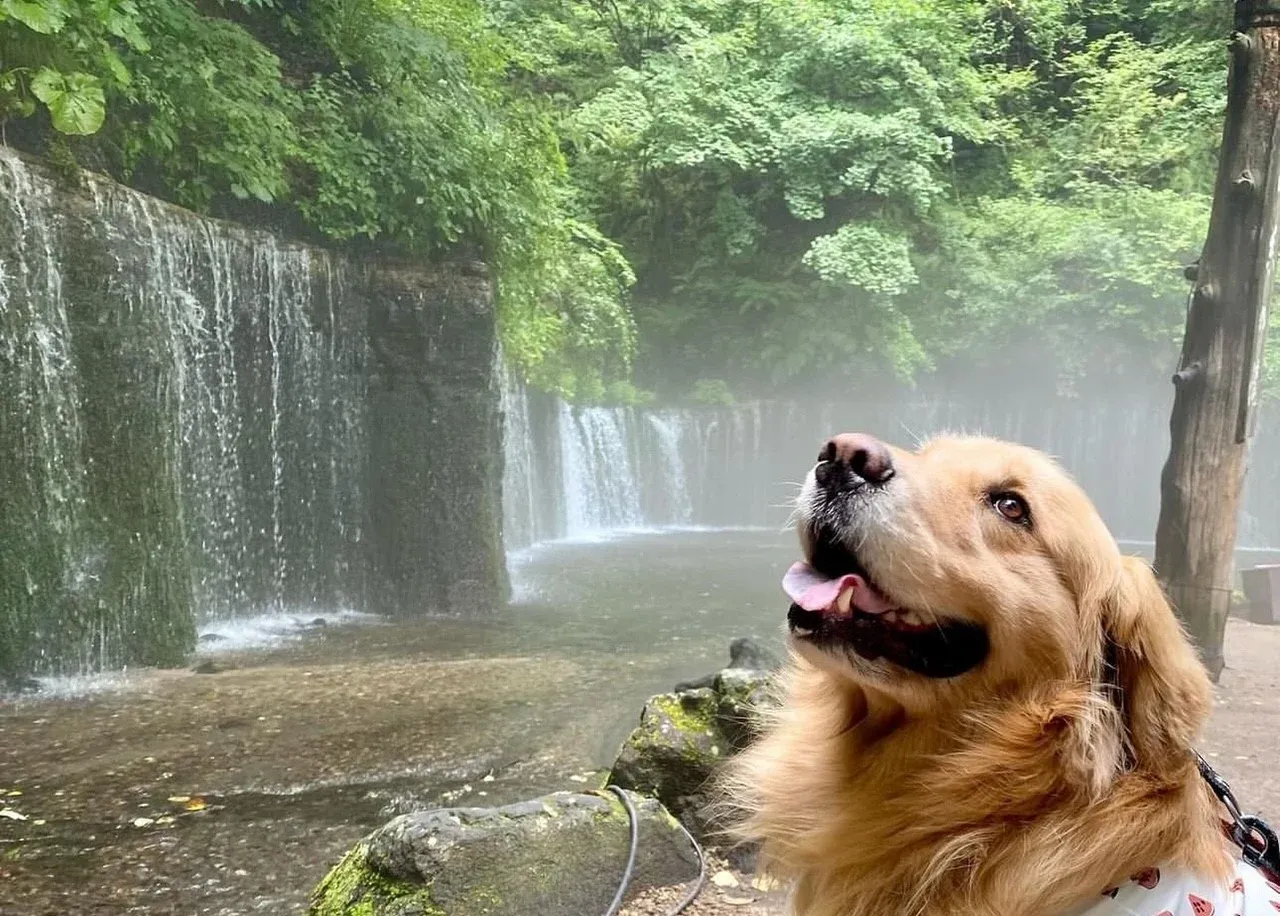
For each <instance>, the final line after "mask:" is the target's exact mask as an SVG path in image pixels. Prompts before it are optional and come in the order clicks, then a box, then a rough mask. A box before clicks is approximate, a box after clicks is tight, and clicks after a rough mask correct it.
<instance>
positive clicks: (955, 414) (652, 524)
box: [504, 377, 1280, 549]
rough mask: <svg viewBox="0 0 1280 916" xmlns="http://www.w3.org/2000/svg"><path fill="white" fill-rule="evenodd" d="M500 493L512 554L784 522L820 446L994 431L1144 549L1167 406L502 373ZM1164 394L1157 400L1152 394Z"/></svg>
mask: <svg viewBox="0 0 1280 916" xmlns="http://www.w3.org/2000/svg"><path fill="white" fill-rule="evenodd" d="M504 384H505V394H504V405H505V409H506V413H507V423H506V439H505V453H506V461H507V476H506V479H505V487H506V492H505V502H506V506H507V514H506V525H507V528H506V533H507V546H508V548H509V549H514V548H520V547H525V546H528V545H530V544H533V543H536V542H539V541H548V540H555V539H558V538H566V537H569V538H573V537H583V536H590V535H601V534H607V533H610V532H621V531H626V530H636V529H654V528H662V527H671V526H675V527H683V526H690V525H694V526H714V527H743V526H750V527H756V526H768V527H781V526H783V525H784V524H785V523H786V521H787V518H788V516H789V513H790V502H791V500H792V499H793V498H794V495H795V493H796V492H797V490H798V487H799V484H800V481H801V479H802V477H803V475H804V473H805V472H806V470H807V469H808V467H809V466H810V465H811V464H812V462H813V459H814V456H815V455H816V453H817V449H818V447H819V445H820V444H821V442H822V441H824V439H825V437H826V436H828V435H830V434H831V433H832V432H833V431H839V430H846V429H861V430H866V431H868V432H872V433H874V434H877V435H880V436H882V437H884V438H886V439H887V440H889V441H893V442H896V443H900V444H903V445H911V444H914V443H915V442H916V441H919V440H923V439H925V438H928V437H929V436H932V435H936V434H938V433H940V432H948V431H950V432H964V433H974V434H979V433H980V434H985V435H992V436H996V437H1000V438H1006V439H1012V440H1014V441H1019V442H1024V443H1026V444H1028V445H1032V446H1035V447H1038V448H1041V449H1044V450H1045V451H1047V452H1049V453H1050V454H1052V455H1054V456H1056V457H1057V458H1058V459H1059V460H1060V461H1061V462H1062V463H1063V464H1064V465H1065V466H1066V467H1067V469H1068V470H1070V471H1071V472H1072V473H1073V474H1075V476H1076V477H1077V479H1078V480H1079V481H1080V482H1081V484H1082V485H1083V486H1084V487H1085V489H1086V490H1087V491H1088V492H1089V493H1090V495H1091V496H1092V497H1093V498H1094V500H1095V501H1096V503H1097V504H1098V507H1099V509H1100V511H1101V512H1102V514H1103V516H1104V518H1105V519H1106V520H1107V522H1108V524H1109V525H1110V526H1111V528H1112V531H1113V532H1114V533H1115V534H1116V536H1117V537H1118V538H1120V539H1122V540H1126V541H1135V542H1147V541H1150V539H1151V538H1152V534H1153V532H1154V530H1155V522H1156V515H1157V513H1158V512H1159V479H1160V469H1161V467H1162V465H1163V462H1164V460H1165V456H1166V454H1167V452H1168V442H1169V437H1168V420H1167V417H1168V407H1169V405H1168V403H1166V402H1164V401H1159V402H1158V403H1154V404H1153V400H1152V398H1149V397H1148V398H1138V397H1135V398H1134V399H1132V400H1129V401H1117V400H1114V399H1113V400H1111V401H1108V402H1106V403H1083V402H1081V401H1079V400H1074V399H1065V398H1062V399H1055V400H1053V401H1050V402H1043V401H1041V402H1035V401H1032V400H1030V399H1026V398H1020V397H1018V396H1016V395H1009V396H1006V397H1001V398H970V399H966V398H963V397H960V396H958V395H955V394H948V395H946V396H936V397H929V396H925V395H922V394H918V393H908V394H903V395H902V396H900V397H897V398H894V399H892V400H886V401H879V402H876V403H864V404H857V403H840V404H837V403H831V402H827V403H823V402H817V403H798V402H781V401H778V402H753V403H747V404H742V405H739V406H735V407H716V408H678V409H677V408H663V409H652V410H651V409H644V408H634V407H616V408H606V407H589V408H574V407H570V406H569V405H567V404H564V403H561V402H558V401H555V400H554V399H551V398H548V397H545V396H535V395H533V394H531V393H529V392H526V391H525V390H524V389H523V387H522V386H520V385H518V384H516V383H514V382H513V381H512V380H511V379H510V378H509V377H508V378H506V380H505V383H504ZM1162 396H1164V395H1157V398H1158V397H1162ZM1259 428H1260V433H1259V435H1258V437H1257V439H1256V440H1255V442H1254V445H1253V460H1252V462H1251V469H1250V476H1249V479H1248V482H1247V486H1246V495H1245V501H1244V511H1243V512H1242V517H1241V526H1240V544H1241V546H1242V547H1252V548H1264V547H1276V546H1277V545H1280V512H1276V511H1275V510H1274V508H1273V507H1275V506H1277V505H1278V504H1280V460H1277V458H1280V410H1277V409H1276V408H1274V407H1271V408H1268V409H1267V410H1266V411H1265V414H1264V416H1263V418H1262V422H1261V423H1260V424H1259Z"/></svg>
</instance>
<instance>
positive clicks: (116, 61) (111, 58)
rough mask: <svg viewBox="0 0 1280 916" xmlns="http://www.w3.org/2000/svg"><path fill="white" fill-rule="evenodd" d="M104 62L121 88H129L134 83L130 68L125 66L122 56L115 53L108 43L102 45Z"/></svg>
mask: <svg viewBox="0 0 1280 916" xmlns="http://www.w3.org/2000/svg"><path fill="white" fill-rule="evenodd" d="M102 60H103V63H105V64H106V65H107V69H108V70H110V71H111V76H112V77H114V79H115V81H116V82H117V83H119V84H120V85H121V86H128V85H129V83H131V82H132V81H133V75H132V74H131V73H130V72H129V68H128V67H126V66H125V65H124V61H122V60H121V59H120V55H119V54H117V53H116V52H115V51H113V50H112V49H111V46H110V45H108V44H107V43H106V42H103V44H102Z"/></svg>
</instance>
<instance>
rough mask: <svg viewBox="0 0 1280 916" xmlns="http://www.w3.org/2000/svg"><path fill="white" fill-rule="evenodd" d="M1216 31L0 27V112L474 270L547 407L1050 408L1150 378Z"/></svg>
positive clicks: (526, 0) (645, 11)
mask: <svg viewBox="0 0 1280 916" xmlns="http://www.w3.org/2000/svg"><path fill="white" fill-rule="evenodd" d="M1228 14H1229V11H1228V10H1227V9H1226V7H1225V6H1224V5H1223V4H1220V3H1215V2H1211V0H1156V2H1149V3H1133V2H1129V0H1104V2H1099V3H1088V4H1082V3H1077V2H1073V0H932V2H925V0H863V2H859V3H848V2H839V0H85V2H73V0H0V118H3V119H5V126H6V128H7V129H8V130H10V131H11V132H12V134H13V135H14V136H15V137H16V138H17V139H18V140H19V141H21V142H27V143H29V144H31V145H38V144H39V143H48V142H52V143H53V146H54V148H55V149H65V148H69V149H70V150H71V151H72V152H73V153H74V154H75V156H76V157H77V158H79V159H80V160H81V161H83V162H85V163H86V164H89V165H93V166H95V167H101V168H105V169H106V170H108V171H110V172H111V173H112V174H114V175H116V176H117V177H119V178H121V179H123V180H125V181H128V182H130V183H133V184H134V185H136V186H138V187H141V188H143V189H145V190H149V191H152V192H153V193H158V194H160V195H162V196H166V197H169V198H171V199H173V200H176V201H178V202H180V203H183V204H185V205H187V206H191V207H194V208H196V209H200V210H204V211H210V212H215V213H224V214H229V215H236V216H240V217H242V218H255V219H274V220H277V221H280V222H283V223H284V224H285V225H286V226H288V227H289V228H291V229H294V230H301V231H305V232H312V233H315V234H317V235H318V236H322V237H325V238H328V239H332V240H336V241H350V242H370V243H376V244H382V245H393V246H397V247H399V248H402V249H407V250H411V251H417V252H422V253H425V254H433V253H441V252H446V251H456V250H459V249H461V250H464V251H467V250H469V251H474V252H476V253H478V254H480V255H481V256H483V257H484V258H486V259H487V260H488V261H489V262H490V263H491V264H492V265H493V268H494V272H495V278H496V281H497V284H498V290H499V301H500V306H501V315H502V321H503V335H504V342H505V344H506V348H507V353H508V355H509V356H510V357H511V358H512V359H513V360H514V361H515V362H516V363H517V364H518V366H519V367H520V368H521V369H522V370H523V371H524V372H525V373H526V374H527V375H528V376H530V377H531V378H532V379H533V380H534V381H535V382H537V383H538V384H540V385H542V386H543V387H547V388H550V389H552V390H555V391H558V392H560V393H563V394H566V395H571V396H576V397H579V398H586V399H599V398H622V399H628V398H635V397H637V396H638V393H637V392H636V390H635V389H634V388H632V387H631V385H630V381H629V380H630V379H631V377H632V375H631V364H632V359H633V354H636V353H637V351H638V356H636V362H637V372H636V380H637V381H638V382H640V383H641V384H644V385H646V386H648V387H651V388H654V389H657V390H659V391H660V392H661V393H662V394H664V395H667V396H677V397H678V396H688V397H692V398H693V399H695V400H699V401H703V402H723V401H725V400H727V399H730V398H732V397H733V396H735V395H739V394H759V393H763V392H773V391H785V390H787V389H788V388H795V387H798V386H801V385H805V384H808V383H810V382H812V381H813V380H815V379H824V380H830V379H832V378H837V379H841V380H843V381H845V382H847V383H851V384H857V383H865V382H867V381H868V380H873V379H888V380H891V381H892V382H894V383H898V382H902V381H910V380H913V379H915V378H918V377H921V376H922V375H925V374H928V373H930V372H941V373H943V374H945V373H947V372H948V371H951V370H954V369H964V370H966V371H972V370H974V369H975V368H980V367H982V368H987V369H990V370H991V371H993V372H999V371H1003V370H1006V369H1008V367H1010V366H1013V367H1016V368H1018V369H1019V371H1020V372H1022V373H1024V374H1025V373H1026V371H1027V370H1028V369H1029V370H1030V371H1031V373H1032V375H1033V376H1034V377H1035V378H1036V379H1038V380H1040V381H1041V382H1043V383H1044V384H1046V385H1055V386H1057V387H1058V388H1059V389H1066V390H1072V389H1074V388H1076V387H1078V386H1081V385H1085V384H1099V385H1107V384H1113V383H1115V381H1116V380H1117V379H1119V378H1123V377H1126V376H1131V377H1134V378H1144V377H1148V376H1150V375H1151V374H1152V373H1157V374H1159V375H1163V374H1164V373H1166V372H1167V370H1168V367H1169V364H1170V361H1171V359H1172V354H1173V352H1174V349H1175V347H1176V341H1177V339H1178V335H1179V333H1180V331H1181V326H1182V318H1183V308H1184V304H1185V296H1186V282H1185V280H1184V279H1183V278H1182V272H1181V268H1182V267H1183V265H1185V264H1187V263H1190V262H1191V261H1193V260H1194V258H1195V257H1196V254H1197V252H1198V249H1199V247H1200V245H1201V243H1202V241H1203V237H1204V233H1205V229H1206V227H1207V221H1208V211H1209V203H1210V194H1211V190H1212V187H1211V185H1212V180H1213V174H1214V168H1215V158H1216V150H1217V145H1218V142H1219V135H1220V130H1221V117H1222V109H1223V104H1224V88H1225V72H1226V57H1225V44H1224V42H1225V36H1226V34H1227V31H1228V27H1229V22H1228V21H1227V16H1228ZM51 138H52V141H51ZM633 315H634V319H633ZM1270 364H1271V366H1272V367H1273V368H1274V367H1276V360H1274V359H1273V360H1271V361H1270ZM726 380H727V382H728V383H727V384H726Z"/></svg>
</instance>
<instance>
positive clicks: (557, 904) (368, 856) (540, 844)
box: [309, 792, 698, 916]
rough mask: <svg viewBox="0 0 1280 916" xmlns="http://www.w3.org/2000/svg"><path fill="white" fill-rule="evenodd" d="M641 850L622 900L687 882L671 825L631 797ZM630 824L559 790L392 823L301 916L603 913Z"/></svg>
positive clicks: (609, 798)
mask: <svg viewBox="0 0 1280 916" xmlns="http://www.w3.org/2000/svg"><path fill="white" fill-rule="evenodd" d="M629 797H630V798H631V800H632V803H633V805H634V806H635V808H636V812H637V815H638V818H637V823H638V825H639V845H638V848H637V856H636V864H635V870H634V874H633V877H632V881H631V886H630V891H629V893H630V894H631V895H635V894H639V893H641V892H643V891H645V890H647V889H650V888H654V887H665V886H670V885H673V884H680V883H683V882H687V881H692V880H693V879H694V878H696V877H697V875H698V859H697V855H696V853H695V852H694V850H693V847H692V846H691V844H690V843H689V841H688V839H687V838H686V837H685V835H684V833H683V831H681V830H680V827H679V825H678V824H677V823H676V822H675V819H674V818H672V816H671V815H670V814H669V813H667V811H666V810H665V809H663V807H662V805H661V804H659V803H658V802H657V801H655V800H654V799H651V798H641V797H639V796H636V795H630V796H629ZM629 850H630V822H629V819H628V816H627V812H626V809H625V808H624V807H623V805H622V802H621V801H620V800H619V799H618V798H617V797H616V796H614V795H613V794H611V793H607V792H605V793H582V794H576V793H569V792H560V793H556V794H554V795H548V796H545V797H543V798H539V799H535V800H533V801H528V802H522V803H520V804H516V805H508V806H506V807H503V808H441V809H436V810H432V811H420V812H416V813H414V814H406V815H402V816H400V817H397V818H395V819H394V820H392V821H391V822H389V823H388V824H386V825H385V826H383V827H381V828H379V829H378V830H376V831H374V832H373V833H372V834H370V835H369V836H368V837H366V838H365V839H364V840H362V841H361V842H360V843H359V844H358V845H357V846H356V847H355V849H353V850H352V851H351V852H349V853H348V854H347V855H346V857H345V858H343V860H342V861H341V862H339V863H338V865H337V866H336V867H335V868H334V869H333V870H332V871H331V872H329V874H328V875H327V876H326V877H325V879H324V880H323V881H322V882H320V885H319V886H318V887H317V888H316V890H315V893H314V894H313V896H312V902H311V908H310V911H309V913H310V916H481V914H484V916H532V914H538V916H583V914H591V913H603V912H604V911H605V910H606V909H607V908H608V906H609V903H610V901H612V899H613V895H614V894H615V893H616V892H617V889H618V884H619V882H620V881H621V879H622V873H623V870H624V868H625V867H626V863H627V855H628V852H629Z"/></svg>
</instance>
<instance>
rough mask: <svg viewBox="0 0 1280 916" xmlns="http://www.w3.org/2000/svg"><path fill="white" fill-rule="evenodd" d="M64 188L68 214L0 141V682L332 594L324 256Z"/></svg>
mask: <svg viewBox="0 0 1280 916" xmlns="http://www.w3.org/2000/svg"><path fill="white" fill-rule="evenodd" d="M84 181H85V185H86V190H87V192H88V195H87V196H88V200H87V201H85V202H83V203H81V204H77V206H79V207H80V208H81V209H80V210H79V211H76V212H75V213H74V215H73V216H71V217H68V215H67V207H68V206H69V205H68V203H67V199H68V198H66V196H65V195H64V198H63V199H62V200H60V201H55V199H54V197H55V191H54V186H53V184H52V182H50V181H49V180H48V179H47V178H44V177H42V176H38V175H36V174H34V173H33V172H32V171H31V170H30V169H29V167H28V166H27V165H26V164H25V163H24V162H23V161H22V160H21V159H20V158H18V157H17V156H15V155H13V154H11V153H9V152H7V151H2V150H0V357H2V358H0V449H3V452H2V453H0V517H3V518H4V520H5V524H4V528H5V530H4V532H3V534H0V604H2V605H3V613H0V674H2V673H3V672H4V671H6V670H29V671H58V670H62V671H66V670H92V669H98V668H107V667H118V666H120V665H122V664H153V663H160V664H172V663H175V662H178V661H180V660H181V659H182V657H183V655H184V654H185V652H186V651H187V649H188V647H189V646H190V644H191V642H192V633H191V629H192V624H193V621H194V620H207V619H211V618H219V617H228V616H232V615H247V614H258V613H263V612H270V611H279V610H282V609H290V610H306V611H313V610H319V609H325V610H334V609H337V608H340V607H343V606H349V605H350V604H353V603H355V596H356V595H358V593H359V591H360V589H361V588H362V583H361V582H360V573H359V570H360V569H362V566H361V565H360V564H359V563H358V562H356V558H355V553H356V551H357V549H358V545H359V541H360V539H361V527H362V524H363V511H364V505H363V500H362V497H361V493H360V488H361V486H362V481H363V479H364V467H365V465H364V454H365V444H364V426H365V424H364V419H363V413H362V412H363V405H364V385H365V382H364V379H363V375H362V372H361V371H359V370H360V367H361V364H362V363H363V361H364V359H365V347H366V343H365V335H364V333H363V321H364V320H365V319H364V314H363V312H351V310H348V311H349V312H351V313H350V314H347V313H339V312H338V310H337V307H336V305H335V303H336V302H338V301H340V299H341V289H342V286H343V284H344V282H345V278H344V267H343V264H342V263H341V262H340V261H339V260H337V259H336V258H331V257H330V256H328V255H326V254H324V253H319V252H316V251H314V250H308V249H306V248H303V247H301V246H291V245H288V244H285V243H281V242H279V241H277V240H276V239H274V238H273V237H271V236H269V235H266V234H262V233H252V232H248V231H245V230H240V229H238V228H236V227H233V226H229V225H222V224H216V223H212V222H210V221H207V220H200V219H196V218H194V217H190V216H189V215H184V214H181V213H180V211H176V210H175V209H174V208H171V207H168V206H167V205H164V204H161V203H159V202H158V201H155V200H153V199H151V198H147V197H145V196H143V195H140V194H136V193H134V192H131V191H128V190H126V189H123V188H120V187H118V186H116V185H113V184H110V183H108V182H104V181H100V180H98V179H95V178H93V177H91V176H86V178H85V179H84ZM76 199H77V200H83V198H76Z"/></svg>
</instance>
